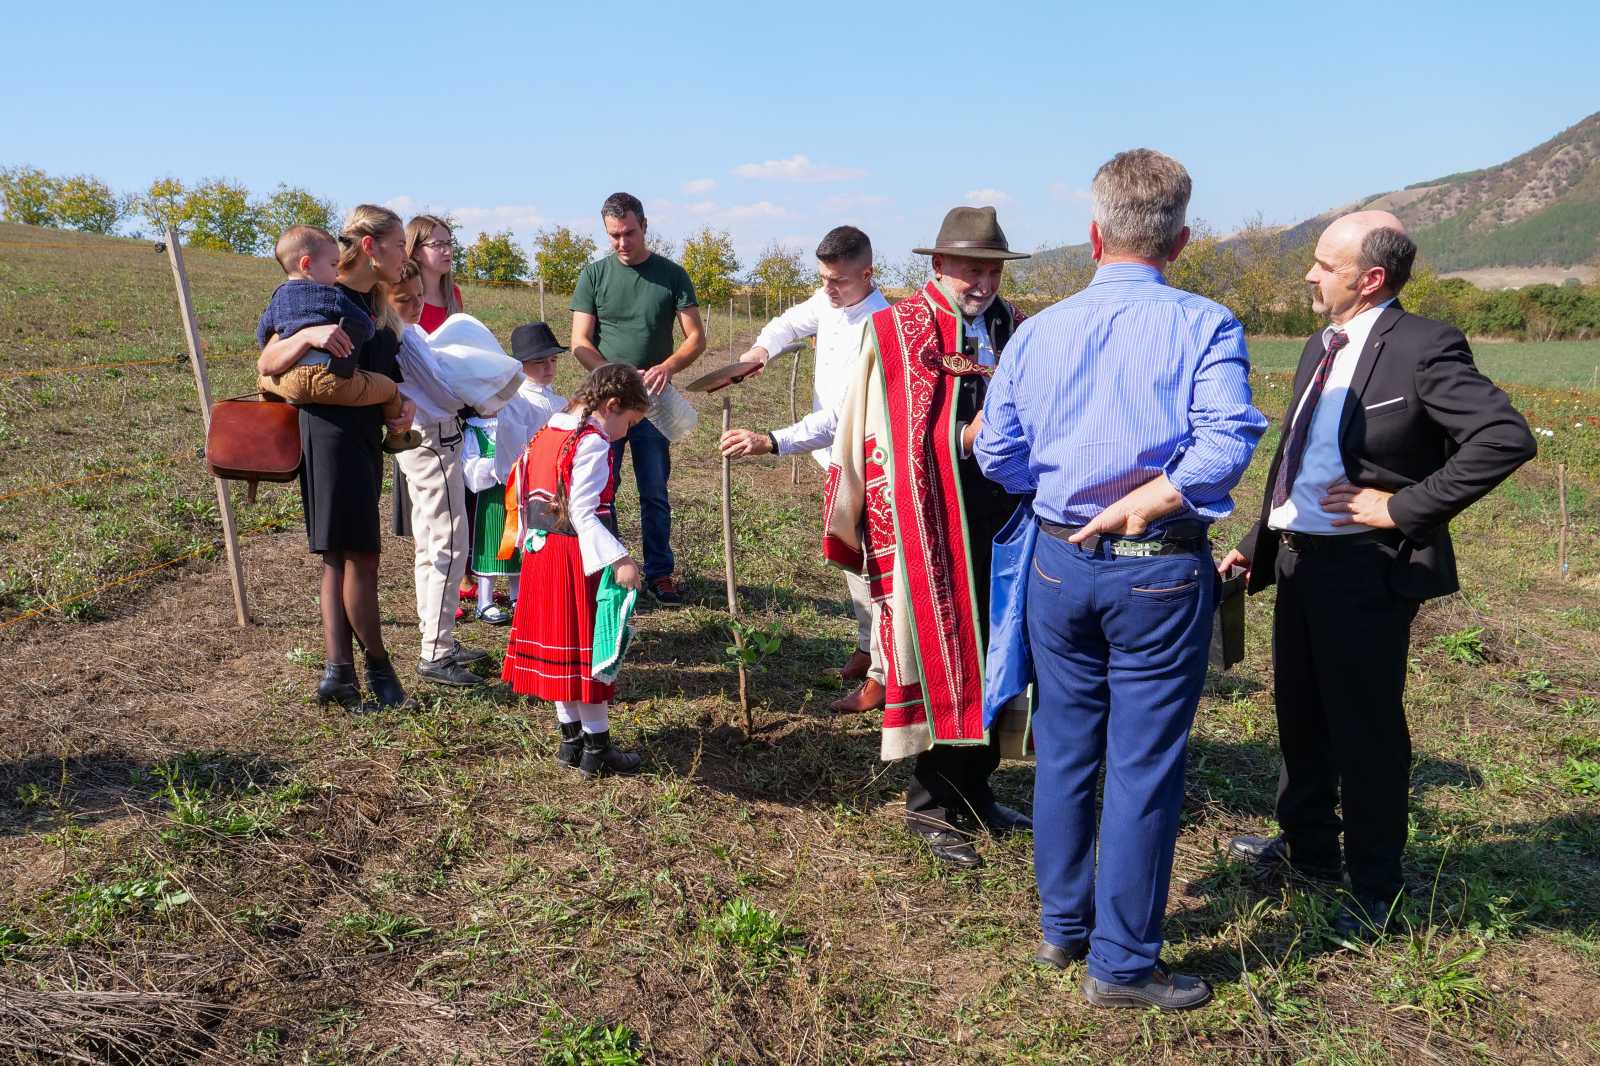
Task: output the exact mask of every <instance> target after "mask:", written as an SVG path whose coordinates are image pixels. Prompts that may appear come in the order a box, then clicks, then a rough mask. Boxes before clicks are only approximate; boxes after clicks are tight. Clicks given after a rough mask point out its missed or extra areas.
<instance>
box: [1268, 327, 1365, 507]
mask: <svg viewBox="0 0 1600 1066" xmlns="http://www.w3.org/2000/svg"><path fill="white" fill-rule="evenodd" d="M1349 343H1350V335H1349V334H1348V333H1346V332H1345V331H1344V330H1342V329H1339V330H1334V332H1333V336H1331V337H1329V338H1328V349H1327V351H1325V352H1323V353H1322V359H1321V360H1320V361H1319V362H1318V363H1317V370H1316V373H1314V374H1312V375H1311V384H1310V386H1309V387H1307V389H1306V398H1305V402H1303V403H1302V404H1301V405H1300V409H1299V411H1297V412H1296V413H1295V417H1294V422H1293V423H1292V424H1291V425H1290V427H1289V444H1288V446H1287V447H1285V448H1284V450H1283V462H1282V463H1280V464H1279V466H1278V480H1277V481H1275V482H1273V485H1272V506H1274V507H1282V506H1283V505H1284V503H1285V502H1287V501H1288V499H1289V491H1290V490H1291V489H1292V488H1294V479H1295V478H1297V477H1299V476H1300V461H1301V460H1302V459H1304V458H1305V454H1306V441H1307V440H1308V439H1309V438H1310V437H1311V421H1312V417H1313V416H1314V415H1315V414H1316V413H1317V401H1318V400H1320V399H1322V390H1323V388H1324V387H1325V386H1326V385H1327V384H1328V373H1329V372H1330V371H1331V370H1333V360H1334V357H1335V356H1337V355H1338V354H1339V350H1340V349H1341V348H1343V347H1344V346H1345V345H1347V344H1349Z"/></svg>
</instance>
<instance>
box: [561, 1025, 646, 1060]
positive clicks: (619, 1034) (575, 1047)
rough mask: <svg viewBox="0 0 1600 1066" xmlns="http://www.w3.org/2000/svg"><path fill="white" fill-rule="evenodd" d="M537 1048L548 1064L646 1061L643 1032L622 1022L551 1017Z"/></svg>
mask: <svg viewBox="0 0 1600 1066" xmlns="http://www.w3.org/2000/svg"><path fill="white" fill-rule="evenodd" d="M537 1050H538V1051H539V1053H540V1056H541V1057H540V1061H541V1062H544V1063H545V1064H546V1066H637V1064H640V1063H643V1062H644V1061H645V1057H644V1049H643V1048H642V1047H641V1046H640V1044H639V1034H637V1033H635V1032H634V1031H633V1030H632V1029H629V1028H628V1027H627V1026H626V1025H623V1024H622V1023H621V1022H618V1023H617V1024H616V1025H604V1024H602V1023H599V1022H591V1023H589V1024H588V1025H579V1024H578V1023H577V1022H571V1021H565V1020H562V1019H551V1020H549V1021H547V1022H546V1025H545V1029H544V1032H542V1033H541V1034H540V1036H539V1043H538V1046H537Z"/></svg>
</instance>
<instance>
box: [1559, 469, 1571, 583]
mask: <svg viewBox="0 0 1600 1066" xmlns="http://www.w3.org/2000/svg"><path fill="white" fill-rule="evenodd" d="M1556 494H1557V495H1558V496H1560V498H1561V541H1560V544H1559V546H1558V548H1557V554H1556V573H1557V574H1559V575H1560V576H1561V580H1562V581H1565V580H1567V578H1568V577H1569V576H1571V575H1570V571H1569V570H1568V568H1567V464H1566V463H1560V464H1558V465H1557V466H1556Z"/></svg>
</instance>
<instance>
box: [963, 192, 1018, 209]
mask: <svg viewBox="0 0 1600 1066" xmlns="http://www.w3.org/2000/svg"><path fill="white" fill-rule="evenodd" d="M966 201H967V202H968V203H969V204H978V205H980V206H986V207H999V206H1000V205H1001V204H1009V203H1010V202H1011V194H1010V193H1008V192H1003V191H1001V190H1000V189H968V190H967V195H966Z"/></svg>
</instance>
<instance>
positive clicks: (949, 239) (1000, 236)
mask: <svg viewBox="0 0 1600 1066" xmlns="http://www.w3.org/2000/svg"><path fill="white" fill-rule="evenodd" d="M911 250H912V251H913V252H915V253H916V254H917V255H964V256H966V257H967V258H968V259H1027V258H1028V253H1027V252H1013V251H1012V250H1011V246H1010V245H1008V244H1007V243H1006V233H1005V230H1003V229H1001V228H1000V220H999V219H997V218H995V214H994V208H992V207H952V208H951V209H950V213H949V214H948V215H945V216H944V222H943V223H941V224H940V226H939V238H938V239H937V240H936V241H934V242H933V247H932V248H913V249H911Z"/></svg>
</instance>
